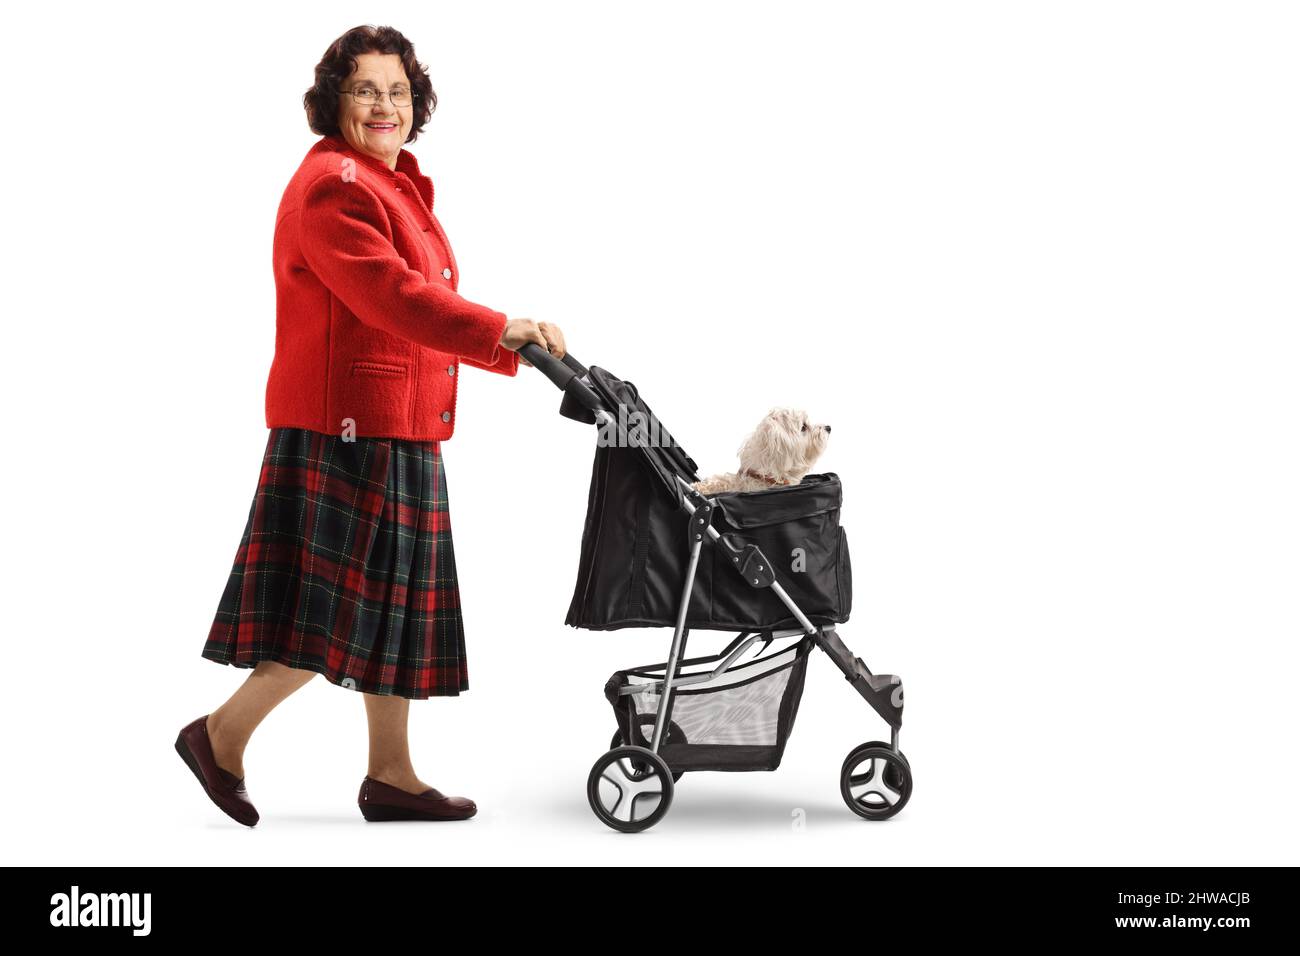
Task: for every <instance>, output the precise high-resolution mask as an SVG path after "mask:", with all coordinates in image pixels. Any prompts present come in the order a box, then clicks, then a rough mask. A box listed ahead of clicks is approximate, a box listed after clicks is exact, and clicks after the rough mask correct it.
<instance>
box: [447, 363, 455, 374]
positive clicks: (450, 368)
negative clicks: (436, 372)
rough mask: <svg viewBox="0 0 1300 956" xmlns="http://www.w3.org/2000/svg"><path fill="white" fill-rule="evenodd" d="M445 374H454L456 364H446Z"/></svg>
mask: <svg viewBox="0 0 1300 956" xmlns="http://www.w3.org/2000/svg"><path fill="white" fill-rule="evenodd" d="M447 374H448V375H455V374H456V366H454V365H448V366H447Z"/></svg>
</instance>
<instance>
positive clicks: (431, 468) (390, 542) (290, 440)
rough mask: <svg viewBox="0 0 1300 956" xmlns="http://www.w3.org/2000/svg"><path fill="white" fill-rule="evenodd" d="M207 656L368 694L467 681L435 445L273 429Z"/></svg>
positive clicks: (421, 692) (427, 690)
mask: <svg viewBox="0 0 1300 956" xmlns="http://www.w3.org/2000/svg"><path fill="white" fill-rule="evenodd" d="M203 656H204V657H206V658H207V659H208V660H212V661H217V662H218V663H221V664H233V665H234V666H235V667H253V666H255V665H256V664H257V663H258V662H259V661H267V660H271V661H278V662H280V663H281V664H284V665H286V666H288V667H297V668H305V669H307V670H313V671H316V672H317V673H320V674H324V675H325V677H326V678H328V679H329V680H330V681H331V682H332V683H335V684H339V685H341V686H343V687H347V688H350V689H353V690H359V691H363V692H365V693H368V694H384V695H396V696H399V697H408V698H412V699H415V700H421V699H424V698H426V697H439V696H455V695H457V694H459V693H461V692H462V691H464V690H467V689H468V688H469V680H468V672H467V670H466V666H465V632H464V627H463V626H462V622H461V608H460V591H459V588H458V586H457V581H456V559H455V555H454V553H453V551H452V541H451V519H450V514H449V512H448V510H447V482H446V477H445V475H444V474H443V467H442V449H441V443H440V442H437V441H404V440H400V439H390V438H356V439H355V440H352V441H345V440H344V439H343V438H342V437H340V436H335V435H326V434H323V433H321V432H315V431H309V430H307V429H303V428H273V429H271V433H270V435H269V436H268V437H267V443H266V453H265V455H264V457H263V459H262V472H261V477H260V479H259V480H258V484H257V492H256V494H255V495H254V497H253V504H252V507H251V508H250V509H249V512H248V524H247V526H246V527H245V528H244V534H243V537H242V539H241V540H240V542H239V549H238V551H237V552H236V553H235V563H234V567H233V568H232V569H231V571H230V578H229V580H228V581H227V582H226V588H225V592H224V593H223V594H222V597H221V601H220V603H219V605H218V607H217V613H216V618H215V620H214V621H213V622H212V630H211V632H210V633H209V634H208V639H207V643H206V644H205V645H204V647H203Z"/></svg>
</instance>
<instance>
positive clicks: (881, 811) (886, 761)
mask: <svg viewBox="0 0 1300 956" xmlns="http://www.w3.org/2000/svg"><path fill="white" fill-rule="evenodd" d="M840 794H841V795H842V796H843V797H844V802H845V803H846V804H848V807H849V809H850V810H852V811H853V812H854V813H856V814H857V815H858V816H860V817H864V818H865V819H867V820H885V819H887V818H889V817H892V816H893V815H894V814H896V813H897V812H898V811H899V810H901V809H903V807H904V805H906V803H907V801H908V798H909V797H911V796H912V767H911V765H910V764H909V763H908V762H907V757H905V756H904V755H903V754H902V753H894V751H893V750H891V749H890V748H889V746H888V745H887V744H883V743H881V742H880V741H878V740H872V741H870V742H868V743H865V744H860V745H859V746H857V747H854V748H853V749H852V750H851V751H849V755H848V756H847V757H845V758H844V765H843V766H842V767H841V768H840Z"/></svg>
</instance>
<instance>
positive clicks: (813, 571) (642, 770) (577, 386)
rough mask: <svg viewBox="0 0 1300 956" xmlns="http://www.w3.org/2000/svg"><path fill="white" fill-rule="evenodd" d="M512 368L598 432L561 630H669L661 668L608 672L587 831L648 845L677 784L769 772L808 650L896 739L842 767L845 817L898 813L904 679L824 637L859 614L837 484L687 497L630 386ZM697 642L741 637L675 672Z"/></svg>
mask: <svg viewBox="0 0 1300 956" xmlns="http://www.w3.org/2000/svg"><path fill="white" fill-rule="evenodd" d="M520 354H521V355H523V356H524V357H525V358H526V359H528V361H530V362H532V363H533V365H534V367H536V368H537V369H538V370H539V371H541V372H542V373H543V374H545V375H546V377H547V378H549V379H550V380H551V381H552V382H553V383H554V384H555V385H556V386H558V387H559V388H560V389H562V390H563V391H564V397H563V399H562V401H561V403H560V413H561V414H562V415H564V416H565V417H567V418H571V419H574V420H577V421H582V422H585V423H587V424H595V425H597V430H598V440H597V448H596V456H595V462H594V465H593V468H592V475H591V490H590V494H589V497H588V502H587V519H586V524H585V527H584V528H583V534H582V548H581V555H580V558H579V565H578V579H577V584H576V586H575V588H574V592H573V598H572V601H571V603H570V605H569V611H568V615H567V616H566V618H565V623H566V624H569V625H571V626H573V627H578V628H585V629H589V630H615V629H618V628H626V627H671V628H673V637H672V643H671V645H670V647H669V651H668V660H667V661H666V662H664V663H659V664H648V665H645V666H641V667H632V668H628V669H625V670H619V671H616V672H615V673H614V674H613V676H611V677H610V678H609V681H608V682H607V683H606V685H605V697H606V699H607V700H608V701H609V704H610V706H611V707H612V708H613V711H614V721H615V724H616V726H617V730H616V731H615V732H614V736H613V739H612V740H611V742H610V749H609V750H608V752H606V753H604V754H603V755H601V757H600V758H599V759H598V760H597V761H596V763H595V765H594V766H593V767H592V768H591V773H590V775H589V776H588V779H587V800H588V802H589V803H590V805H591V809H592V810H593V811H594V812H595V814H596V816H597V817H599V818H600V820H601V822H603V823H605V824H607V825H608V826H610V827H612V828H614V829H615V830H621V831H624V832H637V831H641V830H645V829H648V828H649V827H651V826H654V824H656V823H658V822H659V820H661V819H662V818H663V816H664V815H665V814H666V813H667V812H668V808H669V806H670V805H671V803H672V799H673V790H674V786H675V784H676V783H677V781H678V780H680V779H681V776H682V774H684V773H687V772H690V771H699V770H719V771H749V770H775V769H777V767H778V766H779V765H780V763H781V756H782V753H783V752H784V750H785V744H786V741H787V740H788V739H789V736H790V731H791V729H792V728H793V726H794V719H795V715H796V713H797V712H798V710H799V700H800V697H801V696H802V694H803V685H804V673H805V670H806V668H807V666H808V657H809V654H810V653H811V651H812V649H813V647H814V646H816V647H819V648H821V650H823V651H824V652H826V654H828V655H829V656H830V658H831V660H832V661H834V662H835V664H836V665H837V666H838V667H839V669H840V670H841V671H842V672H843V673H844V676H845V678H846V679H847V680H848V682H849V683H850V684H851V685H852V686H853V688H854V689H855V690H856V691H857V692H858V693H859V694H861V695H862V696H863V697H864V698H865V699H866V701H867V703H868V704H870V705H871V707H872V708H873V709H874V710H875V711H876V713H878V714H879V715H880V716H881V717H882V718H883V719H884V721H885V722H886V723H887V724H888V725H889V727H890V741H889V743H884V742H883V741H878V740H872V741H868V742H867V743H863V744H861V745H859V746H857V747H855V748H853V750H852V751H850V752H849V754H848V756H847V757H846V758H845V759H844V763H843V765H842V766H841V768H840V793H841V795H842V796H843V798H844V801H845V803H847V804H848V807H849V809H851V810H852V811H853V812H854V813H856V814H858V815H859V816H861V817H864V818H866V819H868V820H883V819H886V818H888V817H891V816H893V815H894V814H896V813H898V812H899V811H900V810H901V809H902V808H903V806H904V805H905V804H906V803H907V801H908V798H909V797H910V796H911V793H912V771H911V767H910V765H909V764H908V761H907V758H906V757H905V756H904V755H903V753H902V751H901V750H899V747H898V734H899V729H900V727H901V726H902V722H903V686H902V681H901V680H900V679H899V678H898V677H895V676H893V675H888V674H872V673H871V671H870V670H868V669H867V666H866V664H864V663H863V662H862V660H861V658H858V657H855V656H854V655H853V653H852V651H850V650H849V649H848V647H846V646H845V645H844V643H843V642H842V641H841V640H840V638H839V637H838V636H837V635H836V633H835V625H836V624H841V623H843V622H845V621H847V620H848V617H849V610H850V607H851V604H852V600H853V587H852V583H853V582H852V573H851V567H850V564H849V550H848V538H847V536H846V535H845V532H844V529H843V528H842V527H840V523H839V514H840V505H841V501H842V491H841V487H840V481H839V477H838V476H837V475H835V474H833V473H829V472H828V473H824V474H809V475H806V476H804V478H803V480H802V481H801V482H800V483H799V484H797V485H789V486H776V487H773V488H770V489H764V490H760V491H747V492H728V493H723V494H715V495H712V496H707V497H706V496H704V495H702V494H701V493H700V492H698V491H696V490H695V489H694V488H692V487H691V483H692V482H694V481H698V480H699V474H698V473H697V469H696V465H695V462H694V461H692V460H691V458H690V456H688V455H687V454H686V452H685V450H684V449H683V448H682V447H681V446H680V445H678V444H677V443H676V441H675V440H674V439H673V438H672V436H671V435H670V434H669V433H668V431H667V430H666V429H665V428H664V427H663V426H662V425H661V424H660V423H659V421H658V419H657V418H656V417H655V416H654V413H653V412H651V410H650V409H649V407H648V406H647V405H646V404H645V402H644V401H642V399H641V397H640V396H639V395H638V393H637V389H636V386H634V385H633V384H632V383H631V382H625V381H622V380H620V379H618V378H616V377H615V376H614V375H611V374H610V373H609V372H607V371H605V370H604V369H602V368H599V367H598V366H594V365H593V366H591V367H590V368H586V367H584V366H583V365H582V364H581V363H579V362H578V361H577V359H575V358H573V356H571V355H565V356H564V359H563V360H562V361H561V360H557V359H555V358H553V357H552V356H551V355H550V354H549V353H548V352H546V351H545V350H544V349H542V348H541V347H539V346H537V345H526V346H524V347H523V348H522V349H521V350H520ZM706 540H707V541H709V542H711V543H712V545H714V547H712V548H710V549H709V550H708V552H707V553H706V552H705V551H704V549H703V544H704V542H705V541H706ZM773 561H775V562H777V563H778V565H780V566H781V574H780V575H779V576H778V574H777V566H775V565H773V563H772V562H773ZM787 568H788V570H789V573H788V574H787V573H786V570H787ZM692 628H694V629H697V630H723V631H739V632H740V633H739V634H738V636H737V637H736V638H735V639H734V640H732V641H731V642H730V643H729V644H728V645H727V646H726V647H725V648H723V649H722V651H720V652H719V653H718V654H715V655H711V656H705V657H694V658H686V657H685V656H684V655H685V653H686V641H687V637H688V635H689V633H690V630H691V629H692ZM751 650H753V654H752V656H750V657H749V659H748V660H742V658H745V657H746V656H747V655H749V653H750V651H751Z"/></svg>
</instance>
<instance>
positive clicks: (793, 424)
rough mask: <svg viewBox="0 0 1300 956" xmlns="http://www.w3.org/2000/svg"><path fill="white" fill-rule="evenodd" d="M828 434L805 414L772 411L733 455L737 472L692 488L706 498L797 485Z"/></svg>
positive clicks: (813, 461)
mask: <svg viewBox="0 0 1300 956" xmlns="http://www.w3.org/2000/svg"><path fill="white" fill-rule="evenodd" d="M830 434H831V426H830V425H815V424H813V423H812V422H810V421H809V420H808V413H807V412H803V411H800V410H798V409H795V408H774V409H772V410H771V411H769V412H768V413H767V414H766V415H765V416H764V417H763V420H762V421H761V422H759V423H758V427H757V428H755V429H754V431H753V433H752V434H751V435H750V436H749V437H748V438H746V439H745V443H744V444H743V445H741V446H740V449H739V450H738V451H737V452H736V455H737V457H739V458H740V470H739V471H736V472H732V473H730V474H725V475H713V476H712V477H709V478H704V479H702V480H700V481H697V482H695V483H694V484H693V485H692V487H694V488H695V489H696V490H697V491H700V492H702V493H703V494H706V495H710V494H716V493H718V492H724V491H762V490H763V489H766V488H775V487H777V486H779V485H797V484H799V482H800V481H802V480H803V476H804V475H806V474H808V471H809V470H810V469H811V468H812V466H813V464H814V463H815V462H816V461H817V459H818V457H819V456H820V455H821V453H822V452H823V451H824V450H825V448H826V441H827V439H829V438H830Z"/></svg>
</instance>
